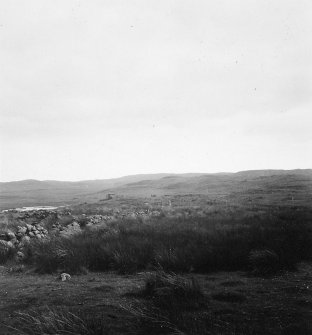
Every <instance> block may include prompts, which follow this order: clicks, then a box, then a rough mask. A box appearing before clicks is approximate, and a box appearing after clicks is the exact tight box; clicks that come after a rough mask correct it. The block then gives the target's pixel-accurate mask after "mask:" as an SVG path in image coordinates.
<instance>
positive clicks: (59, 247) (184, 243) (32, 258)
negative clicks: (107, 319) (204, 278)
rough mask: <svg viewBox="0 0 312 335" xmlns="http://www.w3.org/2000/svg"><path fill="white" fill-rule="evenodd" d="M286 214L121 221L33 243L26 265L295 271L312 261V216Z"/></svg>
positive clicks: (45, 267) (51, 269)
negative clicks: (234, 219) (238, 219)
mask: <svg viewBox="0 0 312 335" xmlns="http://www.w3.org/2000/svg"><path fill="white" fill-rule="evenodd" d="M282 214H283V215H279V214H278V213H277V214H275V215H274V216H273V215H269V216H263V217H261V218H258V219H257V220H253V222H248V221H241V222H233V224H232V225H229V224H228V220H227V219H226V220H225V219H224V220H222V219H220V220H218V221H211V220H210V219H209V217H199V218H188V219H186V218H184V219H183V218H182V219H181V218H179V219H177V218H171V219H170V218H163V217H162V218H157V219H151V221H149V222H147V223H143V222H141V221H139V220H121V221H118V222H113V223H111V224H110V225H108V226H107V227H105V228H100V229H97V230H89V229H87V228H86V229H84V230H83V231H82V233H79V234H75V235H73V236H71V237H67V238H64V237H61V236H55V237H52V238H50V239H47V240H41V241H40V240H39V241H37V242H35V243H32V244H31V245H30V246H29V250H28V251H27V252H26V254H27V255H28V257H27V261H28V262H30V263H33V264H34V265H35V266H36V267H37V269H38V271H40V272H55V271H58V270H60V271H66V272H69V273H79V272H80V271H81V269H82V268H86V269H88V270H90V271H107V270H116V271H118V272H119V273H135V272H137V271H142V270H148V269H152V268H155V267H157V266H161V268H163V269H164V270H165V271H167V272H170V271H174V272H176V273H179V272H202V273H207V272H212V271H219V270H225V271H231V270H249V269H250V270H255V268H258V270H259V271H260V272H261V271H271V270H274V271H275V269H279V270H283V269H295V267H296V263H297V262H300V261H304V260H311V259H312V229H311V227H312V223H311V222H312V214H311V215H310V216H308V217H306V214H307V213H306V212H304V211H303V212H302V213H301V212H298V213H295V214H294V213H292V212H289V213H288V215H287V213H285V212H282ZM254 250H270V252H271V256H272V255H276V257H275V256H274V257H273V256H272V257H271V258H270V256H269V255H268V254H267V255H266V256H263V255H262V256H263V257H262V256H261V257H260V256H259V255H260V254H259V252H258V253H256V254H258V256H259V257H258V256H256V254H255V253H252V252H254ZM261 259H262V260H265V259H266V260H265V262H267V263H266V265H265V267H267V269H264V268H261V269H260V267H261V264H260V263H261V262H262V261H261ZM269 259H271V260H270V261H269ZM268 262H270V264H269V263H268ZM273 263H274V264H273ZM255 273H256V272H255Z"/></svg>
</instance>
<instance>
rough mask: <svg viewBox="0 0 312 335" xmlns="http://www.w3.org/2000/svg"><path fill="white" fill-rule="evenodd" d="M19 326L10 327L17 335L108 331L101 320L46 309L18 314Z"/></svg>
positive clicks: (100, 334) (88, 334) (102, 333)
mask: <svg viewBox="0 0 312 335" xmlns="http://www.w3.org/2000/svg"><path fill="white" fill-rule="evenodd" d="M17 318H18V324H17V326H15V327H14V328H12V327H10V328H11V330H13V331H14V333H15V334H17V335H55V334H59V335H61V334H66V335H105V334H109V332H108V329H107V328H106V327H105V324H104V323H103V322H102V320H101V319H100V318H97V317H94V316H93V315H84V316H79V315H77V314H74V313H72V312H70V311H68V310H65V309H63V310H59V309H58V310H56V309H51V308H49V307H45V308H44V309H43V310H40V311H31V312H29V313H17Z"/></svg>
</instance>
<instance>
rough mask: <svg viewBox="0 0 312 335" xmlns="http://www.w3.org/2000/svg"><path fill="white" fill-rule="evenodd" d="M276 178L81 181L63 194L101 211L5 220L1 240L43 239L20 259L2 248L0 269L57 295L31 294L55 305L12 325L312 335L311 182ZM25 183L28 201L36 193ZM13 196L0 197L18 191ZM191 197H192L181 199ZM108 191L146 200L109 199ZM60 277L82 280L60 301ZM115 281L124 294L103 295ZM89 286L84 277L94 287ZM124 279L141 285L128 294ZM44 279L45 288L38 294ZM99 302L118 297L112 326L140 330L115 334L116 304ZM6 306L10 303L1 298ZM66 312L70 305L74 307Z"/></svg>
mask: <svg viewBox="0 0 312 335" xmlns="http://www.w3.org/2000/svg"><path fill="white" fill-rule="evenodd" d="M276 173H277V172H272V171H271V172H269V171H268V172H267V173H264V172H262V173H261V172H249V173H248V172H245V173H238V174H234V175H228V174H225V175H219V176H216V175H213V176H212V175H191V176H185V175H184V176H170V175H167V176H159V178H156V177H155V178H154V179H153V178H152V179H144V180H140V178H139V177H138V176H137V177H136V178H134V179H133V180H132V181H131V182H130V183H128V184H125V183H124V182H121V181H120V182H118V184H116V185H113V183H111V184H109V185H110V189H108V190H103V191H101V190H97V193H92V192H93V191H95V189H96V187H97V186H96V185H98V184H92V182H83V183H80V184H77V185H76V186H75V185H72V184H70V185H66V187H67V186H68V187H69V189H68V188H67V191H66V192H68V193H66V194H67V195H66V196H67V198H68V199H70V196H69V195H70V194H72V191H73V189H75V190H76V191H77V192H78V191H79V192H81V193H80V194H81V197H80V196H78V197H77V199H78V200H81V199H82V198H83V197H84V198H85V199H89V200H90V199H93V200H94V202H91V203H87V202H82V203H80V204H72V205H70V206H67V207H64V208H59V209H57V210H55V211H52V212H51V213H46V214H43V213H41V212H38V213H37V214H36V213H33V214H27V213H26V214H23V213H20V212H14V211H13V212H8V213H2V214H1V217H0V233H1V234H7V233H8V232H9V231H10V230H11V231H17V229H18V226H22V227H26V226H27V225H36V224H38V225H40V226H41V227H43V228H44V229H46V231H47V234H46V235H45V236H43V237H42V238H36V237H32V238H31V241H30V242H29V243H27V244H25V245H22V246H21V249H19V250H20V251H22V254H23V258H22V259H18V258H17V250H15V249H14V247H12V248H11V247H10V248H9V249H8V241H5V242H3V243H2V244H0V264H4V265H5V266H6V267H7V268H8V269H9V270H8V271H9V273H10V275H11V276H20V278H21V279H24V278H27V274H26V272H27V271H31V272H32V276H37V277H35V278H37V279H36V280H38V282H39V284H38V283H37V286H38V287H40V289H41V287H45V288H44V290H46V291H47V290H48V288H49V287H53V291H51V292H52V294H51V292H48V293H49V294H51V295H50V296H49V299H52V300H51V301H50V300H49V299H48V298H45V295H44V293H43V294H42V296H40V298H38V294H37V292H35V293H33V294H36V296H35V297H34V296H32V295H31V293H29V295H31V296H30V297H29V296H27V297H26V298H27V299H29V300H27V299H26V298H25V299H26V302H27V301H31V302H33V301H37V300H38V301H39V300H40V299H41V300H42V301H44V302H45V303H47V301H50V303H47V305H48V306H52V307H46V308H43V309H40V310H39V309H38V308H37V309H34V310H32V309H27V311H26V312H25V313H24V312H23V313H19V314H18V315H16V320H17V322H16V323H15V324H14V327H15V333H16V334H29V335H32V334H33V335H41V334H87V335H91V334H94V335H98V334H127V333H129V334H151V335H152V334H188V335H197V334H198V335H201V334H212V335H217V334H218V335H219V334H226V335H234V334H235V335H237V334H242V335H244V334H245V335H251V334H253V335H254V334H258V335H260V334H272V335H275V334H276V335H277V334H283V335H286V334H302V335H303V334H304V335H308V334H312V329H311V327H310V324H312V323H311V322H310V321H311V317H310V314H309V313H307V310H308V309H309V308H310V307H311V306H312V298H311V297H312V293H311V292H310V287H312V282H311V280H310V279H309V278H311V273H312V268H311V267H309V268H308V270H306V271H305V272H302V270H300V269H301V268H302V266H303V265H302V264H304V263H307V264H308V263H309V262H311V260H312V208H311V199H312V192H311V189H312V188H311V187H312V186H311V185H312V182H311V181H312V178H311V172H310V171H301V172H298V171H297V172H293V173H289V172H280V174H276ZM130 179H131V178H130ZM126 180H128V179H126ZM90 183H91V184H92V185H93V186H92V185H91V184H90ZM31 184H32V183H31ZM102 184H103V185H104V184H105V185H108V184H107V181H105V182H104V181H103V183H102ZM25 185H26V186H25V190H24V191H25V192H26V191H27V188H28V187H29V183H25ZM40 185H41V186H42V184H40ZM86 185H89V186H90V185H91V186H92V187H91V186H90V187H91V191H92V192H91V193H87V191H86V190H84V191H82V190H83V189H84V188H85V187H86ZM15 186H16V185H15ZM15 186H14V187H15ZM41 186H40V187H41ZM54 186H55V185H54V182H52V184H51V183H50V184H49V187H50V188H51V189H53V187H54ZM10 187H11V186H7V189H6V190H5V192H11V191H10ZM75 187H78V188H77V189H76V188H75ZM207 187H208V189H207ZM186 189H187V190H193V191H194V193H189V194H183V193H182V191H181V190H186ZM89 190H90V189H89ZM112 190H113V192H112V193H114V194H118V192H119V191H120V192H124V191H125V194H127V192H133V194H141V195H143V196H142V197H141V198H140V197H136V196H132V197H127V196H117V197H116V196H113V198H112V199H107V198H106V197H105V195H106V194H107V193H109V192H111V191H112ZM13 191H14V190H13ZM13 191H12V192H13ZM76 191H75V192H76ZM36 192H37V191H36ZM36 192H35V193H36ZM79 192H78V193H79ZM195 192H198V193H195ZM52 193H53V192H52ZM148 193H149V194H150V195H149V196H147V194H148ZM160 194H161V195H160ZM75 196H76V195H75ZM74 202H75V201H74ZM22 204H23V205H24V204H25V203H22ZM50 204H51V205H52V204H53V203H50ZM70 227H71V228H70ZM73 227H74V228H75V229H74V228H73ZM71 229H72V230H71ZM12 241H13V240H12ZM0 242H1V240H0ZM0 270H1V268H0ZM61 272H67V273H70V274H71V275H72V277H73V278H74V277H75V278H80V279H75V280H76V282H75V280H74V281H72V282H68V283H67V282H66V283H64V285H67V284H68V286H63V289H64V290H63V291H62V295H59V296H56V297H54V294H55V292H57V290H60V289H62V287H58V286H57V283H55V279H53V282H52V281H51V282H50V281H48V280H47V278H50V277H49V276H52V275H53V276H57V274H59V273H61ZM41 274H44V276H42V275H41ZM80 274H83V276H75V275H80ZM93 274H94V275H93ZM109 275H112V276H115V277H114V278H118V280H119V282H122V283H123V284H122V285H121V284H119V283H115V282H114V280H115V279H113V280H112V281H111V282H110V283H109V285H107V284H105V285H103V281H105V280H106V279H103V278H107V276H109ZM23 276H25V277H23ZM93 276H94V277H93ZM103 276H106V277H103ZM142 276H143V279H142ZM232 277H233V278H232ZM3 278H4V277H3ZM32 278H33V277H32ZM41 278H45V279H41ZM82 278H88V279H86V280H87V283H85V282H84V279H82ZM97 278H101V279H100V281H101V285H100V286H99V285H96V282H97ZM127 278H131V279H129V282H132V283H135V284H133V286H134V287H131V289H130V287H128V286H127V285H129V282H127V283H125V281H126V280H127ZM40 280H41V281H43V280H45V281H47V282H45V283H48V285H40ZM29 281H31V279H29ZM77 283H79V285H78V284H77ZM16 285H17V284H16ZM114 285H115V286H114ZM123 285H124V286H123ZM56 286H57V287H56ZM130 286H131V285H130ZM7 287H10V285H9V284H8V285H7ZM29 287H32V283H31V284H30V285H29ZM90 287H91V288H90ZM116 287H117V288H116ZM123 287H125V289H123ZM89 288H90V289H89ZM26 290H27V288H26ZM46 291H44V292H46ZM21 292H22V293H23V292H24V291H23V290H22V291H21ZM67 292H69V294H68V295H69V300H68V301H67V300H66V293H67ZM1 294H3V296H2V295H1ZM12 294H13V293H12ZM82 295H84V301H83V302H81V296H82ZM90 295H91V296H92V297H93V301H91V302H89V305H88V298H89V297H90ZM102 295H103V296H105V299H106V300H105V301H106V302H107V299H108V300H109V299H110V300H109V301H111V304H113V303H112V301H115V300H116V297H118V299H119V300H118V301H119V302H118V303H119V304H120V305H119V306H118V308H117V310H116V313H115V314H114V313H113V316H112V320H111V321H112V323H113V324H114V325H116V324H118V323H117V322H115V321H114V320H115V318H118V315H122V319H123V320H125V319H126V318H128V317H129V318H130V319H129V320H130V324H132V326H133V327H134V328H133V329H132V328H131V329H130V328H129V327H128V325H125V324H123V325H122V327H121V329H122V330H115V332H114V331H111V330H110V328H109V326H108V323H107V321H108V320H109V318H110V317H111V316H107V315H111V314H107V315H106V316H103V315H102V314H101V313H102V312H103V310H105V309H107V310H109V311H110V310H111V306H110V305H107V304H106V303H103V301H101V300H100V299H102V298H101V297H102ZM3 297H4V298H5V299H6V297H7V296H6V293H5V292H4V291H3V292H2V291H1V290H0V298H1V299H3ZM21 297H22V299H23V294H22V295H21ZM1 299H0V306H1ZM36 299H37V300H36ZM45 299H46V300H45ZM127 299H128V300H130V301H131V303H130V304H126V303H125V301H128V300H127ZM41 300H40V306H41V304H42V302H41ZM65 302H66V304H68V305H70V306H72V305H71V303H72V302H74V303H75V305H73V306H72V307H73V308H69V307H67V306H66V304H65ZM11 304H13V303H12V301H11ZM62 304H65V307H64V306H63V305H62ZM31 305H33V304H31ZM58 305H60V306H63V307H64V308H59V307H60V306H58ZM9 306H10V305H9ZM27 306H28V305H27ZM54 306H56V307H57V308H54ZM77 306H82V307H81V308H77ZM99 306H100V307H99ZM27 308H28V307H27ZM115 308H116V306H115ZM109 313H111V312H109ZM0 314H1V309H0ZM0 320H1V315H0ZM118 320H119V322H121V323H123V322H124V321H123V320H120V319H118ZM112 323H110V324H109V325H111V324H112ZM0 333H1V332H0Z"/></svg>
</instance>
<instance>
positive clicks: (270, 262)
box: [249, 249, 281, 275]
mask: <svg viewBox="0 0 312 335" xmlns="http://www.w3.org/2000/svg"><path fill="white" fill-rule="evenodd" d="M249 262H250V266H251V268H252V272H253V273H254V274H256V275H271V274H274V273H277V272H278V271H279V270H281V264H280V262H279V257H278V255H277V254H276V253H275V252H274V251H272V250H268V249H264V250H252V251H251V252H250V255H249Z"/></svg>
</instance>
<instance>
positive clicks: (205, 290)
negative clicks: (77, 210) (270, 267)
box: [0, 264, 312, 335]
mask: <svg viewBox="0 0 312 335" xmlns="http://www.w3.org/2000/svg"><path fill="white" fill-rule="evenodd" d="M311 278H312V266H311V265H308V264H306V265H304V264H303V265H300V266H299V270H298V271H297V272H289V273H284V274H283V275H281V276H273V277H270V278H259V277H251V276H247V275H246V274H245V273H243V272H230V273H229V272H219V273H214V274H210V275H203V274H202V275H199V274H192V275H174V274H172V273H171V274H168V273H164V274H159V273H158V274H157V273H155V272H151V273H142V274H138V275H128V276H125V275H118V274H116V273H88V274H85V275H79V276H72V280H71V281H68V282H61V281H59V280H57V276H56V275H37V274H33V273H28V274H27V273H18V274H13V273H8V272H3V273H2V275H1V279H0V280H1V286H0V323H1V324H2V326H1V327H0V334H6V335H9V334H10V335H13V334H38V335H39V334H53V332H51V329H52V330H53V329H55V328H53V326H52V325H54V324H55V322H54V321H55V320H59V321H61V322H60V323H59V325H56V326H55V327H59V328H58V333H60V334H62V328H61V327H62V325H64V324H67V326H66V327H67V328H66V331H75V332H76V333H77V334H81V332H80V331H81V330H82V331H87V333H86V334H93V333H94V332H96V333H95V334H116V335H121V334H166V333H169V334H170V333H174V332H175V333H176V334H178V333H179V334H188V335H195V334H196V335H202V334H213V335H217V334H218V335H219V334H225V335H233V334H236V335H237V334H243V335H244V334H245V335H251V334H253V335H263V334H267V335H278V334H279V335H285V334H286V335H287V334H299V335H309V334H312V331H311V321H312V320H311V313H310V310H311V306H312V292H311V287H312V279H311ZM43 306H46V307H43ZM47 306H48V307H47ZM47 318H48V320H47ZM54 319H55V320H54ZM31 320H32V321H31ZM53 320H54V321H53ZM73 320H77V322H75V323H76V324H77V326H79V329H75V330H73V328H72V329H71V328H70V327H71V324H72V322H73ZM31 322H32V327H30V325H31ZM3 323H4V324H6V325H7V326H9V328H8V327H4V326H3ZM35 324H38V327H37V326H36V327H34V325H35ZM50 326H51V327H50ZM68 326H69V328H68ZM10 327H11V328H10ZM86 327H87V328H86ZM13 328H16V329H18V331H14V330H13ZM27 329H28V330H27ZM23 332H24V333H23ZM31 332H33V333H31ZM54 334H55V332H54Z"/></svg>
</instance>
